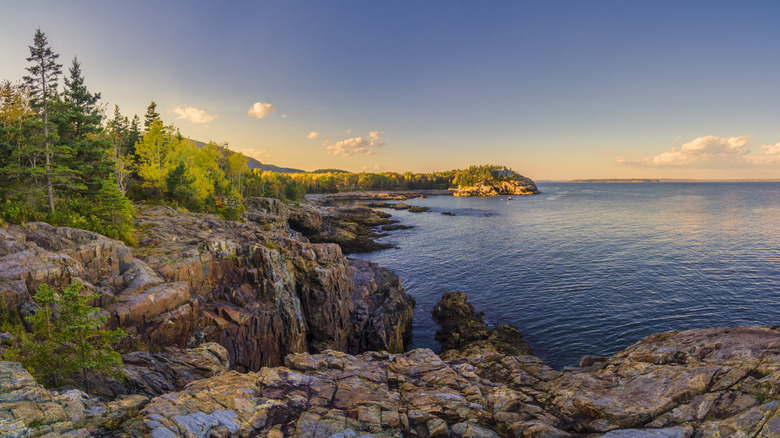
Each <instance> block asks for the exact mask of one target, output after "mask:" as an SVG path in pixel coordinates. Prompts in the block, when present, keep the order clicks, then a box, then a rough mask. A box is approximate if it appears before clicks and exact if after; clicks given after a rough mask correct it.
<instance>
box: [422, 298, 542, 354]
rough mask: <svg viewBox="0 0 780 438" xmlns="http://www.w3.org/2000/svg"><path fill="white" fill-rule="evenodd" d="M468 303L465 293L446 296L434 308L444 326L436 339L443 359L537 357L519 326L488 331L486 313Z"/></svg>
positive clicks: (502, 325) (435, 318)
mask: <svg viewBox="0 0 780 438" xmlns="http://www.w3.org/2000/svg"><path fill="white" fill-rule="evenodd" d="M467 300H468V297H467V296H466V293H465V292H452V293H445V294H443V295H442V297H441V301H439V302H438V303H437V304H436V306H434V308H433V314H432V315H433V319H434V320H435V321H436V322H437V323H439V325H441V329H439V330H438V331H437V332H436V340H437V341H438V342H439V343H441V353H440V356H441V357H442V358H443V359H448V358H451V357H457V356H464V355H465V356H470V355H474V354H482V355H485V354H491V353H501V354H504V355H508V356H518V355H533V352H532V351H531V347H530V346H529V345H528V344H527V343H526V342H525V341H524V340H523V335H522V333H520V330H518V328H517V327H515V326H512V325H508V324H501V325H498V326H496V327H495V328H494V329H490V328H488V327H487V326H486V325H485V323H484V322H483V321H482V318H483V317H484V313H483V312H479V313H476V312H475V311H474V306H472V305H471V304H470V303H469V302H468V301H467Z"/></svg>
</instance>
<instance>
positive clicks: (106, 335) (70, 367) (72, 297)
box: [56, 282, 125, 392]
mask: <svg viewBox="0 0 780 438" xmlns="http://www.w3.org/2000/svg"><path fill="white" fill-rule="evenodd" d="M83 287H84V285H83V284H81V282H77V283H72V284H70V285H69V286H68V287H67V288H65V290H63V291H62V299H61V300H59V301H58V302H57V311H58V317H57V325H58V329H59V332H58V334H57V337H56V339H58V340H59V341H60V345H61V346H62V347H64V348H62V350H60V355H59V357H58V359H59V360H58V362H59V364H60V365H61V367H62V369H63V371H64V372H65V373H67V374H70V375H73V376H78V375H79V374H80V375H81V376H80V377H81V381H82V383H83V384H84V389H85V390H86V391H87V392H89V391H90V384H89V382H90V374H91V373H93V372H95V371H108V370H110V369H111V367H112V366H113V365H118V364H121V363H122V356H121V355H120V354H119V353H117V352H116V351H114V348H113V345H114V344H116V343H117V342H119V340H120V339H122V338H123V337H124V336H125V333H124V331H123V330H122V329H121V328H118V329H115V330H106V329H105V325H106V320H107V319H108V316H107V315H105V314H103V313H101V312H100V309H99V308H97V307H92V306H90V305H89V304H88V303H89V301H91V300H95V299H97V298H99V297H100V295H99V294H87V295H82V294H81V293H80V292H81V289H82V288H83Z"/></svg>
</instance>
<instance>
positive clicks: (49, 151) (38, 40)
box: [24, 28, 62, 213]
mask: <svg viewBox="0 0 780 438" xmlns="http://www.w3.org/2000/svg"><path fill="white" fill-rule="evenodd" d="M29 48H30V57H29V58H27V61H28V62H31V63H32V65H31V66H30V67H27V71H28V72H29V73H30V76H25V77H24V82H25V84H26V85H27V87H28V88H29V91H30V103H31V104H32V106H33V108H35V109H36V110H37V111H38V113H39V114H40V117H41V119H42V122H43V138H42V139H41V140H42V142H43V146H44V154H43V155H44V157H45V160H46V162H45V165H46V167H45V170H44V174H45V178H46V191H47V197H48V200H49V208H50V209H51V212H52V213H53V212H54V181H53V180H54V179H55V174H56V173H57V172H56V170H57V169H56V168H55V166H54V163H53V161H54V155H55V154H56V152H57V148H56V147H55V146H54V142H55V141H56V138H52V137H50V136H49V110H50V103H51V101H52V99H53V97H54V96H56V94H57V77H59V75H60V74H62V70H60V69H61V68H62V65H61V64H57V58H59V56H60V55H58V54H56V53H54V52H53V51H52V50H51V48H50V47H49V44H48V42H47V41H46V35H44V34H43V32H41V29H40V28H39V29H37V30H36V31H35V36H34V37H33V45H32V46H29ZM33 166H35V163H33Z"/></svg>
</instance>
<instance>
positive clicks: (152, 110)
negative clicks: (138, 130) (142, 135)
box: [144, 101, 160, 132]
mask: <svg viewBox="0 0 780 438" xmlns="http://www.w3.org/2000/svg"><path fill="white" fill-rule="evenodd" d="M155 120H160V113H158V112H157V104H156V103H154V101H152V103H150V104H149V106H148V107H147V108H146V115H145V116H144V129H145V130H146V132H149V128H150V127H151V126H152V123H153V122H154V121H155Z"/></svg>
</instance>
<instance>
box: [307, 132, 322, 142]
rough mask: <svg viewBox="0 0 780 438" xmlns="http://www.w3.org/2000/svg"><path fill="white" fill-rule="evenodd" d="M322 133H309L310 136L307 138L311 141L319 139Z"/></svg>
mask: <svg viewBox="0 0 780 438" xmlns="http://www.w3.org/2000/svg"><path fill="white" fill-rule="evenodd" d="M319 136H320V133H319V132H317V131H312V132H310V133H309V135H307V136H306V138H308V139H309V140H314V139H315V138H317V137H319Z"/></svg>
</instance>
